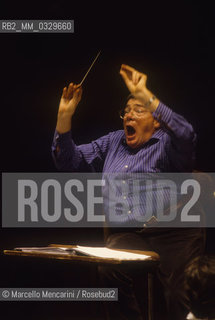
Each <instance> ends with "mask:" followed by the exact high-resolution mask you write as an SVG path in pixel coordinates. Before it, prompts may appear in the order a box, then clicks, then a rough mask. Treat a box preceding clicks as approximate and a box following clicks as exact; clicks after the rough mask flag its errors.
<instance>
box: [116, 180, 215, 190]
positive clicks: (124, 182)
mask: <svg viewBox="0 0 215 320" xmlns="http://www.w3.org/2000/svg"><path fill="white" fill-rule="evenodd" d="M122 183H124V184H125V180H123V181H122ZM214 193H215V192H214Z"/></svg>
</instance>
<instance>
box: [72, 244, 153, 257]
mask: <svg viewBox="0 0 215 320" xmlns="http://www.w3.org/2000/svg"><path fill="white" fill-rule="evenodd" d="M75 250H76V251H79V252H82V253H85V254H88V255H90V256H94V257H100V258H110V259H117V260H147V259H150V256H147V255H144V254H137V253H130V252H126V251H121V250H114V249H109V248H106V247H84V246H77V247H76V248H75Z"/></svg>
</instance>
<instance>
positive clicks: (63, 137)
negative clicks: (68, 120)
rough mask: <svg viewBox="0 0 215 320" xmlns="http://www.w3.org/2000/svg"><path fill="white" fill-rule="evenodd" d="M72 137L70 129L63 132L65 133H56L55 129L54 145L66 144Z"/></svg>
mask: <svg viewBox="0 0 215 320" xmlns="http://www.w3.org/2000/svg"><path fill="white" fill-rule="evenodd" d="M71 138H72V133H71V131H68V132H65V133H61V134H60V133H58V132H57V130H55V134H54V145H55V146H57V145H61V146H64V145H67V144H68V142H70V141H71Z"/></svg>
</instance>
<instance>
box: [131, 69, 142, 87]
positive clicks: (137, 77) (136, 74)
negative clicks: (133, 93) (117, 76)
mask: <svg viewBox="0 0 215 320" xmlns="http://www.w3.org/2000/svg"><path fill="white" fill-rule="evenodd" d="M139 80H140V73H139V72H137V71H134V72H133V73H132V81H133V83H134V85H137V83H138V82H139Z"/></svg>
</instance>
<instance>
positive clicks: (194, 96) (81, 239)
mask: <svg viewBox="0 0 215 320" xmlns="http://www.w3.org/2000/svg"><path fill="white" fill-rule="evenodd" d="M0 17H1V19H74V20H75V33H74V34H1V35H0V43H1V49H0V53H1V61H0V70H1V76H0V79H1V126H0V127H1V171H2V172H54V171H56V169H55V167H54V164H53V161H52V158H51V152H50V150H51V143H52V137H53V133H54V129H55V124H56V115H57V109H58V103H59V99H60V96H61V92H62V88H63V87H64V86H65V85H68V84H69V82H71V81H74V82H76V83H78V82H80V80H81V79H82V77H83V75H84V74H85V72H86V70H87V69H88V67H89V65H90V63H91V62H92V60H93V59H94V57H95V55H96V54H97V52H98V51H99V50H101V51H102V53H101V55H100V57H99V59H98V61H97V62H96V64H95V66H94V68H93V69H92V71H91V72H90V74H89V75H88V77H87V79H86V81H85V83H84V93H83V98H82V101H81V103H80V105H79V107H78V109H77V112H76V114H75V116H74V121H73V127H74V139H75V141H76V142H77V144H79V143H86V142H89V141H91V140H92V139H95V138H97V137H99V136H101V135H104V134H106V133H107V132H109V131H111V130H115V129H118V128H121V121H120V119H119V117H118V110H119V109H120V107H121V106H122V105H123V103H124V99H125V97H126V96H127V94H128V91H127V89H126V87H125V85H124V83H123V81H122V79H121V78H120V75H119V69H120V65H121V63H125V64H128V65H131V66H133V67H135V68H136V69H138V70H140V71H143V72H144V73H146V74H147V75H148V87H149V89H150V90H151V91H152V92H153V93H154V94H155V95H156V96H157V97H159V98H160V99H161V100H162V101H163V102H164V103H165V104H167V105H169V106H170V107H171V108H173V109H174V110H175V111H176V112H179V113H180V114H182V115H184V116H185V117H186V118H187V119H188V120H189V121H190V122H191V123H192V124H193V126H194V128H195V130H196V132H197V134H198V145H197V162H196V169H197V170H201V171H205V172H214V171H215V153H214V116H215V112H214V92H215V82H214V71H215V70H214V69H215V63H214V56H215V46H214V43H215V28H214V21H215V19H214V18H215V12H214V9H213V7H212V4H209V3H207V2H204V3H201V4H197V3H196V2H194V1H189V2H188V1H180V2H178V3H176V2H172V4H164V3H163V2H161V1H160V2H155V1H151V2H147V1H141V2H138V1H133V2H128V3H126V2H124V3H121V4H120V2H116V1H115V2H114V3H111V2H106V1H100V2H98V3H96V2H94V1H87V2H86V3H85V2H83V1H82V2H81V1H79V2H75V1H65V0H64V1H51V2H48V1H43V2H39V1H33V2H32V1H29V2H24V1H16V2H14V3H9V2H7V3H6V1H5V2H4V1H2V2H1V4H0ZM207 233H208V238H207V251H208V252H214V251H215V250H214V246H213V243H214V240H215V239H214V238H215V237H214V235H213V234H214V231H213V229H208V231H207ZM0 239H1V256H0V257H1V266H2V268H3V269H2V270H3V272H1V277H2V285H1V287H3V286H5V287H10V286H11V287H13V286H15V285H17V286H20V287H21V286H23V287H24V286H29V287H31V286H32V287H33V285H35V287H36V286H38V287H39V286H42V287H45V286H46V285H47V286H54V284H55V282H53V281H52V279H53V278H56V274H57V275H58V276H59V273H61V271H62V270H64V269H61V267H60V265H59V264H57V263H53V265H52V267H51V266H50V265H49V264H48V263H47V264H46V265H44V264H43V263H42V262H40V263H39V266H38V265H37V266H35V263H36V262H30V263H29V262H26V261H25V263H24V262H22V261H23V260H17V259H11V258H9V257H4V256H3V254H2V250H3V249H5V248H8V249H9V248H13V247H15V246H28V245H29V246H36V245H47V244H49V243H80V244H102V241H103V234H102V230H97V229H88V230H83V229H69V228H68V229H51V228H50V229H19V230H17V229H1V230H0ZM26 264H27V266H28V267H29V269H31V270H29V273H28V272H27V271H28V270H27V269H28V268H27V267H26ZM24 265H25V268H27V269H25V268H24ZM33 265H34V268H33V267H32V266H33ZM16 267H17V268H18V269H17V270H18V271H17V272H16V271H15V270H16ZM32 268H33V271H32ZM65 268H69V267H68V266H66V267H65ZM74 268H75V267H74ZM82 268H84V266H82ZM50 269H51V270H52V272H51V271H50ZM44 270H45V271H44ZM47 270H49V272H47ZM59 270H60V271H59ZM64 271H65V270H64ZM43 272H44V275H43ZM31 273H33V276H31ZM47 273H49V277H48V274H47ZM71 273H75V278H77V275H78V276H79V277H82V281H83V286H85V285H86V286H87V284H88V285H89V283H88V281H89V276H87V275H86V272H83V269H81V271H80V269H79V267H77V268H76V269H75V271H74V269H71ZM15 274H16V275H17V276H18V277H14V275H15ZM24 274H25V275H26V274H28V276H27V278H26V277H24ZM29 274H30V275H29ZM35 274H37V276H35ZM61 274H62V273H61ZM83 274H85V277H84V278H83ZM12 275H13V276H12ZM18 278H19V280H17V279H18ZM41 278H44V281H46V282H40V279H41ZM9 279H10V280H9ZM45 279H47V280H45ZM59 279H61V278H58V280H56V281H58V286H59V287H60V286H62V287H63V286H67V283H66V284H65V285H64V282H63V280H62V282H61V281H60V280H59ZM45 283H46V284H45ZM61 283H62V285H61ZM56 285H57V283H56ZM72 286H73V287H75V286H77V287H78V286H79V285H78V283H77V284H75V282H74V277H73V278H72V279H71V283H70V287H72ZM5 305H6V304H5ZM29 305H30V304H29ZM29 305H28V306H29ZM13 306H15V304H13ZM22 306H23V307H22ZM34 306H36V304H35V305H34V304H33V307H34ZM50 306H51V308H48V307H47V310H51V309H52V307H53V305H50ZM66 306H67V310H68V309H69V308H70V307H68V304H67V305H66ZM75 306H76V307H77V308H76V309H75ZM25 308H26V305H24V304H21V303H20V304H16V308H15V310H18V311H16V312H17V316H19V317H20V318H21V315H22V318H23V313H24V310H25ZM63 308H66V307H65V305H64V307H62V308H61V309H59V310H61V311H62V310H63ZM73 308H74V310H76V311H77V310H78V311H77V312H79V311H80V310H82V313H83V309H82V308H81V309H79V305H78V304H74V305H73ZM42 310H43V312H45V311H44V310H45V309H43V308H42ZM54 310H55V309H54ZM86 310H88V309H87V308H86ZM61 311H59V312H61ZM11 312H12V311H11ZM46 312H47V314H46V319H49V318H48V316H50V319H67V318H66V316H65V314H64V318H63V316H62V315H61V317H60V316H59V314H58V315H56V318H55V316H54V314H51V313H50V314H48V312H49V311H46ZM80 312H81V311H80ZM56 314H57V313H56ZM68 314H69V311H68ZM74 314H75V311H74ZM80 314H81V313H80ZM80 314H79V316H76V318H80V319H81V315H80ZM11 317H12V313H11ZM83 317H84V315H83ZM9 318H10V316H9V315H8V319H9ZM26 319H28V317H27V315H26ZM41 319H42V318H41ZM74 319H75V317H74Z"/></svg>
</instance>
